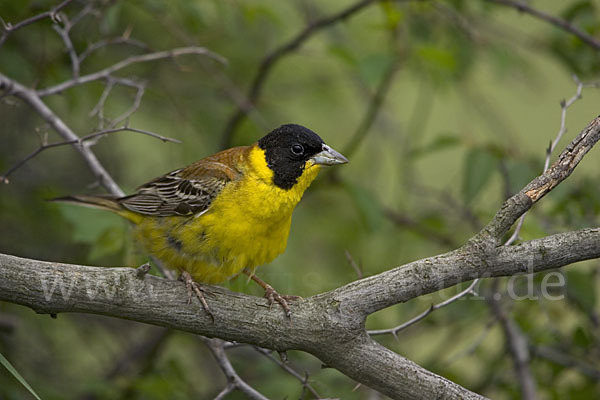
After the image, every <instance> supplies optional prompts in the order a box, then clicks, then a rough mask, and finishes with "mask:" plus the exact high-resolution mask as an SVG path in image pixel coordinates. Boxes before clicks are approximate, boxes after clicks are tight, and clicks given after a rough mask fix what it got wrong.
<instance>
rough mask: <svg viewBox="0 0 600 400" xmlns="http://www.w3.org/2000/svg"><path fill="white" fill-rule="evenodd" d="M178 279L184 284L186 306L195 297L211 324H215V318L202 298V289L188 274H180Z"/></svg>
mask: <svg viewBox="0 0 600 400" xmlns="http://www.w3.org/2000/svg"><path fill="white" fill-rule="evenodd" d="M180 279H181V280H182V281H183V282H184V283H185V287H186V289H187V292H188V301H187V303H188V305H189V304H191V303H192V296H193V295H196V297H197V298H198V300H200V303H201V304H202V307H203V308H204V311H206V313H207V314H208V315H209V316H210V318H211V319H212V320H213V322H215V316H214V314H213V313H212V311H211V309H210V307H209V306H208V303H207V302H206V298H205V297H204V288H203V287H202V285H200V284H199V283H198V282H196V281H195V280H194V278H192V276H191V275H190V274H189V272H186V271H183V272H182V273H181V276H180Z"/></svg>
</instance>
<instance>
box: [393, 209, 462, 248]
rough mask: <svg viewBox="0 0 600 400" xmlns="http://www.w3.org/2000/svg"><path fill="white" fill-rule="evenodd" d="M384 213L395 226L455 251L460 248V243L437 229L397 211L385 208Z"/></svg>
mask: <svg viewBox="0 0 600 400" xmlns="http://www.w3.org/2000/svg"><path fill="white" fill-rule="evenodd" d="M382 211H383V213H384V215H385V216H386V217H387V218H388V219H389V220H390V221H392V222H393V223H394V224H396V225H398V226H401V227H403V228H407V229H410V230H411V231H413V232H415V233H417V234H419V235H421V236H423V237H425V238H427V239H428V240H431V241H433V242H437V243H439V244H440V245H442V246H445V247H450V248H453V249H454V248H457V247H458V246H459V243H458V242H457V241H456V240H455V239H454V238H453V237H452V236H450V235H445V234H444V233H441V232H439V231H437V230H435V229H430V228H428V227H427V226H425V225H423V224H420V223H419V222H417V221H415V220H414V219H413V218H412V217H411V216H409V215H407V214H400V213H398V212H397V211H394V210H392V209H391V208H386V207H383V210H382Z"/></svg>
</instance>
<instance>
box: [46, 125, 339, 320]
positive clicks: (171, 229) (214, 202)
mask: <svg viewBox="0 0 600 400" xmlns="http://www.w3.org/2000/svg"><path fill="white" fill-rule="evenodd" d="M347 162H348V160H347V159H346V158H345V157H344V156H343V155H341V154H340V153H338V152H337V151H335V150H333V149H332V148H331V147H329V146H328V145H326V144H325V143H324V142H323V140H322V139H321V138H320V137H319V136H318V135H317V134H316V133H314V132H313V131H311V130H310V129H307V128H305V127H303V126H300V125H294V124H289V125H283V126H281V127H279V128H277V129H275V130H273V131H272V132H271V133H269V134H268V135H266V136H264V137H263V138H262V139H260V140H259V141H258V142H257V143H255V144H253V145H250V146H243V147H234V148H231V149H227V150H224V151H221V152H219V153H216V154H214V155H212V156H209V157H206V158H203V159H202V160H200V161H197V162H195V163H193V164H191V165H189V166H187V167H185V168H181V169H177V170H175V171H172V172H169V173H168V174H166V175H163V176H161V177H158V178H156V179H154V180H152V181H150V182H148V183H146V184H144V185H142V186H140V187H139V188H138V189H137V191H136V193H134V194H132V195H129V196H125V197H114V196H67V197H61V198H57V199H54V200H55V201H60V202H70V203H77V204H81V205H86V206H91V207H96V208H102V209H106V210H109V211H112V212H114V213H116V214H118V215H120V216H122V217H124V218H126V219H127V220H129V221H130V222H132V223H133V225H134V234H135V237H136V239H137V241H138V242H139V243H140V244H141V245H142V246H143V247H144V248H145V249H146V251H147V252H148V253H149V254H151V255H152V256H154V257H156V258H157V259H158V260H159V261H160V262H161V263H162V264H163V265H164V266H166V267H168V268H171V269H174V270H178V271H180V272H181V274H182V278H183V280H184V281H185V282H186V286H187V287H188V293H189V295H190V297H189V299H191V294H192V292H194V293H195V294H196V296H197V297H198V299H199V300H200V301H201V303H202V305H203V306H204V308H205V310H206V311H207V312H208V313H209V314H210V315H211V316H212V312H211V311H210V308H209V306H208V303H207V302H206V300H205V298H204V296H203V295H202V287H201V286H200V285H199V284H198V282H199V283H206V284H215V283H221V282H224V281H226V280H228V279H231V278H233V277H235V276H237V275H239V274H240V273H242V272H244V273H246V274H247V275H249V276H250V277H251V278H252V279H253V280H255V281H256V282H257V283H258V284H259V285H261V286H262V287H263V289H265V297H266V298H267V299H268V301H269V304H272V303H273V301H277V302H278V303H280V304H281V306H282V307H283V309H284V310H285V313H286V315H287V316H288V317H289V316H290V315H291V313H290V309H289V306H288V304H287V301H286V296H281V295H279V294H278V293H277V292H276V291H275V290H274V289H273V288H272V287H271V286H270V285H268V284H267V283H265V282H264V281H262V280H261V279H259V278H258V277H256V276H255V275H254V270H255V269H256V267H257V266H259V265H262V264H265V263H268V262H270V261H272V260H273V259H274V258H275V257H277V256H278V255H279V254H281V253H283V251H284V250H285V248H286V245H287V238H288V234H289V232H290V225H291V222H292V212H293V211H294V208H295V207H296V205H297V204H298V202H299V201H300V199H301V198H302V195H303V194H304V191H305V190H306V189H307V188H308V186H309V185H310V184H311V182H312V181H313V180H314V179H315V178H316V177H317V174H318V172H319V169H320V167H321V165H334V164H344V163H347Z"/></svg>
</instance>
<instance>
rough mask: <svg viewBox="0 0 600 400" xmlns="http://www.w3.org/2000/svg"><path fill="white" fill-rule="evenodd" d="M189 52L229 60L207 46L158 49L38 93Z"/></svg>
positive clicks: (81, 83) (52, 90)
mask: <svg viewBox="0 0 600 400" xmlns="http://www.w3.org/2000/svg"><path fill="white" fill-rule="evenodd" d="M189 54H195V55H201V56H207V57H209V58H212V59H213V60H216V61H218V62H220V63H222V64H227V60H226V59H225V58H223V57H222V56H220V55H219V54H217V53H214V52H212V51H210V50H208V49H207V48H205V47H199V46H191V47H180V48H177V49H172V50H166V51H157V52H154V53H148V54H142V55H138V56H131V57H128V58H126V59H124V60H121V61H119V62H118V63H115V64H113V65H111V66H109V67H106V68H104V69H102V70H100V71H97V72H93V73H91V74H87V75H83V76H80V77H78V78H76V79H69V80H67V81H64V82H62V83H59V84H58V85H54V86H50V87H48V88H46V89H41V90H38V91H37V95H38V96H39V97H44V96H49V95H52V94H57V93H61V92H64V91H65V90H67V89H70V88H72V87H75V86H78V85H83V84H85V83H89V82H93V81H97V80H101V79H107V78H108V77H109V76H110V75H112V74H113V73H115V72H117V71H119V70H121V69H123V68H126V67H128V66H130V65H133V64H139V63H144V62H149V61H156V60H163V59H168V58H176V57H179V56H183V55H189Z"/></svg>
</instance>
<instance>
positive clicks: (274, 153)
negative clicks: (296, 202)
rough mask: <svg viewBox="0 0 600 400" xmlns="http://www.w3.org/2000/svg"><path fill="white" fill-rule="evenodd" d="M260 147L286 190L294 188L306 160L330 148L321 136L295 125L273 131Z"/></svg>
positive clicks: (275, 179)
mask: <svg viewBox="0 0 600 400" xmlns="http://www.w3.org/2000/svg"><path fill="white" fill-rule="evenodd" d="M258 146H259V147H260V148H261V149H263V150H264V151H265V157H266V161H267V165H268V166H269V168H270V169H271V170H272V171H273V183H274V184H275V185H276V186H278V187H280V188H282V189H291V188H292V187H293V186H294V185H295V184H296V183H297V181H298V178H299V177H300V176H301V175H302V173H303V172H304V166H305V164H306V161H308V160H309V159H311V158H313V157H314V156H315V155H317V154H319V153H322V152H323V151H324V150H326V149H330V148H329V146H327V145H326V144H325V142H323V139H321V138H320V137H319V135H317V134H316V133H314V132H313V131H311V130H310V129H308V128H305V127H303V126H300V125H295V124H288V125H282V126H280V127H279V128H277V129H275V130H273V131H272V132H271V133H269V134H268V135H266V136H265V137H263V138H262V139H260V140H259V141H258ZM337 154H339V153H337ZM340 156H341V155H340ZM342 158H343V156H342Z"/></svg>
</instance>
